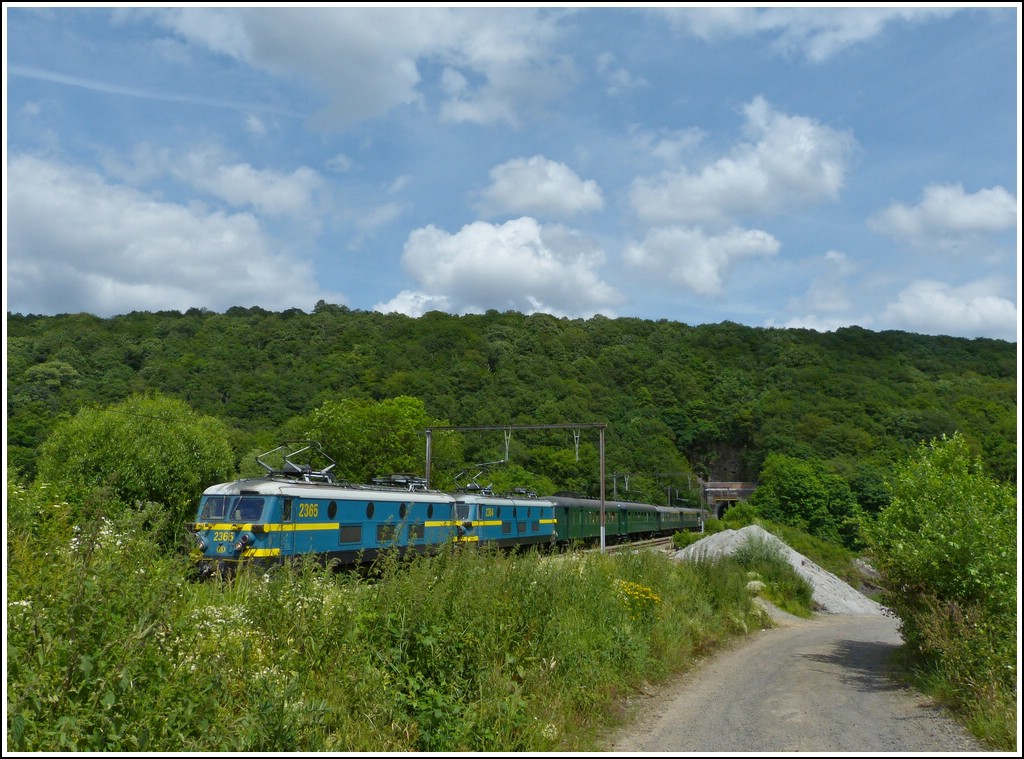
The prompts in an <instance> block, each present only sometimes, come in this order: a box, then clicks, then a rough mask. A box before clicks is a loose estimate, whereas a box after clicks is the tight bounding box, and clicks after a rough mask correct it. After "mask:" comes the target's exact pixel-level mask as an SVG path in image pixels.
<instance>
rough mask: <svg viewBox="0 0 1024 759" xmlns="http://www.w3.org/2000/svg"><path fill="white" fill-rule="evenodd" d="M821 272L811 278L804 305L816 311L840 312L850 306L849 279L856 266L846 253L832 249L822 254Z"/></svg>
mask: <svg viewBox="0 0 1024 759" xmlns="http://www.w3.org/2000/svg"><path fill="white" fill-rule="evenodd" d="M819 266H820V268H821V272H820V273H819V274H818V275H817V276H816V277H814V279H812V280H811V283H810V285H809V286H808V288H807V294H806V296H805V297H804V305H805V306H806V307H808V308H811V309H813V310H814V311H818V312H821V311H824V312H826V313H838V312H843V311H846V310H847V309H849V308H850V306H851V302H850V296H849V293H848V292H847V279H848V277H849V276H850V274H852V273H853V271H854V269H855V267H854V265H853V263H851V262H850V260H849V259H848V258H847V256H846V254H845V253H842V252H840V251H838V250H830V251H828V252H827V253H825V255H824V256H822V259H821V263H820V264H819Z"/></svg>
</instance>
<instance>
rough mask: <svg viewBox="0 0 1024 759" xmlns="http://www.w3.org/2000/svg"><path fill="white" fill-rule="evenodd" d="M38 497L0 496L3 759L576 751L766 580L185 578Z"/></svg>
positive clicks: (170, 558) (131, 534)
mask: <svg viewBox="0 0 1024 759" xmlns="http://www.w3.org/2000/svg"><path fill="white" fill-rule="evenodd" d="M51 495H52V489H50V488H46V487H44V486H42V485H36V486H33V487H23V486H19V485H16V484H14V483H10V482H9V483H8V499H9V503H10V511H9V514H8V535H7V549H8V607H7V608H8V640H7V646H8V647H7V656H8V683H7V685H8V688H7V693H8V705H7V706H8V711H7V730H8V748H9V749H11V750H16V751H45V752H53V751H125V752H136V751H160V752H185V751H188V752H191V751H233V752H242V751H268V752H294V751H388V752H390V751H437V752H453V751H578V750H598V749H599V748H600V747H599V746H596V745H590V744H589V742H593V741H594V740H596V737H597V736H599V735H600V734H601V733H602V731H603V730H605V729H606V728H608V727H610V726H612V725H614V724H616V721H617V720H621V719H622V711H621V703H622V701H623V699H625V698H626V697H628V696H629V695H631V694H633V693H635V692H637V691H638V689H639V688H640V687H641V686H642V685H643V684H650V683H658V682H660V681H663V680H664V679H665V678H666V677H668V676H669V675H670V674H672V673H676V672H680V671H684V670H686V669H688V668H690V667H691V666H693V665H694V663H695V662H696V661H697V660H699V659H700V658H701V657H702V656H704V655H706V654H708V653H709V652H711V651H713V650H715V649H716V648H717V647H719V646H721V645H722V644H724V643H725V642H726V641H728V640H730V639H734V638H736V637H738V636H742V635H744V634H745V633H747V632H749V631H751V630H754V629H760V628H761V627H763V626H766V625H769V624H770V621H769V620H768V619H767V617H766V616H764V615H763V613H762V612H761V611H760V609H759V608H758V607H757V606H756V605H755V604H753V603H752V602H751V594H750V592H749V591H748V590H747V583H748V581H749V580H750V572H752V571H757V572H759V573H760V574H761V575H762V577H764V578H766V579H767V581H768V582H769V584H774V583H775V582H776V581H775V580H773V579H770V577H769V574H770V573H772V572H778V571H779V570H780V568H779V567H778V566H777V564H778V563H777V562H776V563H775V565H774V568H773V562H772V557H771V556H770V555H764V552H760V553H759V552H757V551H756V550H754V551H752V552H751V553H750V555H747V556H740V557H738V558H736V559H723V560H720V561H716V562H705V563H696V564H690V563H677V562H673V561H671V560H670V559H669V558H667V557H666V556H664V555H663V554H660V553H656V552H639V553H631V552H623V553H621V554H610V553H606V554H601V553H599V552H582V551H579V552H569V553H563V554H556V555H549V556H543V555H539V554H535V553H525V554H517V555H513V554H505V553H499V552H495V551H491V550H487V549H476V548H472V549H466V548H465V547H463V548H459V549H455V548H453V549H451V550H446V551H444V552H442V553H441V554H439V555H436V556H433V557H420V558H416V559H409V560H398V559H397V558H395V557H390V558H388V559H386V560H384V561H382V562H381V563H380V566H379V567H378V569H379V573H377V575H376V576H375V578H374V579H373V580H370V579H367V577H366V576H364V575H362V574H355V573H348V572H342V573H335V572H332V571H330V570H325V569H323V568H321V567H319V566H316V565H314V564H311V563H310V564H304V565H297V566H294V567H291V568H281V569H279V570H277V571H272V572H270V573H262V572H251V573H250V572H242V573H240V574H239V575H237V576H236V577H234V578H233V579H232V580H231V581H208V582H194V581H192V580H191V579H190V578H191V576H192V575H191V572H192V567H191V566H190V564H189V561H188V559H187V557H186V556H185V553H184V551H180V552H173V551H172V552H166V551H160V550H155V545H156V540H157V538H158V536H159V535H160V534H162V532H163V531H164V529H165V525H164V524H163V523H162V519H163V517H162V515H161V510H160V509H159V508H158V507H156V506H151V507H148V508H144V509H142V510H140V511H135V510H128V509H122V508H110V503H109V502H106V501H104V500H103V498H102V497H101V496H100V497H97V498H94V499H92V500H89V501H86V502H81V503H74V502H61V503H55V502H54V501H53V499H52V498H51ZM782 563H783V564H785V562H782ZM786 568H787V569H788V565H786ZM771 576H772V577H774V576H775V575H771ZM790 579H791V578H790ZM792 587H793V588H795V591H794V592H795V595H794V598H793V599H791V601H792V604H796V605H799V604H800V603H802V602H804V601H805V600H806V598H809V589H807V588H804V589H800V588H799V583H796V584H794V585H793V586H792ZM792 604H791V606H790V608H794V607H793V605H792ZM804 611H805V613H806V605H805V607H804Z"/></svg>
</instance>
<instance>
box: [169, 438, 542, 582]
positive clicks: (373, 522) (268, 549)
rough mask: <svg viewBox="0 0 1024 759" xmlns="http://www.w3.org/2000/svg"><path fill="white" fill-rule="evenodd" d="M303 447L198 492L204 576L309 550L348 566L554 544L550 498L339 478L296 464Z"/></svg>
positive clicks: (409, 480) (197, 531)
mask: <svg viewBox="0 0 1024 759" xmlns="http://www.w3.org/2000/svg"><path fill="white" fill-rule="evenodd" d="M283 447H284V446H282V448H283ZM309 450H310V446H305V447H303V448H300V449H298V450H296V451H293V452H290V453H285V454H283V460H284V465H283V466H282V467H280V468H274V467H273V466H271V465H270V464H268V463H267V461H266V460H265V457H268V456H269V455H270V454H273V453H277V452H279V451H280V449H275V450H274V451H270V452H268V453H267V454H262V455H261V456H258V457H257V461H258V462H259V463H260V464H261V465H262V466H263V467H264V468H265V469H266V470H267V474H266V475H265V476H263V477H256V478H250V479H244V480H237V481H235V482H227V483H222V484H219V485H213V486H211V487H209V488H207V489H206V490H205V491H204V492H203V495H202V498H201V499H200V502H199V509H198V512H197V515H196V521H195V522H194V523H192V524H190V525H189V528H190V530H191V531H192V532H193V534H194V536H195V544H196V554H197V560H198V561H199V562H200V564H201V566H202V568H203V571H204V573H207V574H209V573H212V572H214V571H216V570H220V571H222V572H230V571H231V570H233V569H234V568H235V567H237V565H238V564H239V563H243V562H251V563H254V564H257V565H270V564H275V563H280V562H283V561H285V560H287V559H289V558H294V557H297V556H302V555H307V554H313V555H316V556H317V557H318V558H320V559H323V560H325V561H327V562H333V563H335V564H338V565H350V564H363V563H369V562H372V561H374V560H375V559H376V558H378V557H379V556H380V555H381V553H382V552H384V551H386V550H389V549H397V550H398V551H399V552H406V551H415V552H420V553H422V552H426V551H429V550H432V549H435V548H437V547H438V546H440V545H442V544H444V543H449V542H474V543H475V542H489V543H493V544H494V545H496V546H498V547H502V548H510V547H515V546H524V545H534V544H551V543H553V542H554V541H555V538H556V532H555V516H554V507H553V506H552V504H551V503H550V502H547V501H543V500H541V499H531V498H518V497H499V496H493V495H487V494H481V493H459V494H455V495H452V494H448V493H442V492H437V491H428V490H427V489H426V488H425V486H424V484H423V481H422V480H420V479H418V478H415V477H412V476H411V475H407V476H400V477H394V476H393V477H391V478H387V479H379V480H376V481H375V483H374V484H372V485H351V484H349V483H345V482H337V481H335V480H334V478H333V477H332V476H331V474H330V470H331V469H332V468H333V467H334V462H333V461H332V462H331V463H330V465H329V466H326V467H322V468H319V469H314V468H312V466H311V465H309V464H298V463H295V461H296V459H297V456H298V454H301V453H308V452H309ZM317 453H318V454H319V455H320V456H323V457H324V458H326V456H325V455H324V454H323V453H322V452H320V451H319V450H317ZM328 460H329V459H328Z"/></svg>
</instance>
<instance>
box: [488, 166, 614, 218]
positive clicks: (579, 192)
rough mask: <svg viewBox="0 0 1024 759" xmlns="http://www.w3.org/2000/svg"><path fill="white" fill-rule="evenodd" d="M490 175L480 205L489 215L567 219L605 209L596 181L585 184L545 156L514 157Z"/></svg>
mask: <svg viewBox="0 0 1024 759" xmlns="http://www.w3.org/2000/svg"><path fill="white" fill-rule="evenodd" d="M490 176H491V184H490V186H489V187H487V188H486V189H485V190H484V191H483V192H482V193H481V202H480V203H479V208H480V210H481V211H482V212H483V213H484V214H486V215H503V214H529V215H533V216H541V217H554V218H564V217H569V216H573V215H576V214H580V213H589V212H591V211H600V210H601V208H603V207H604V198H603V197H602V194H601V188H600V187H599V186H598V184H597V182H595V181H593V180H586V181H584V180H582V179H580V177H579V176H578V175H577V174H576V173H575V172H574V171H573V170H572V169H570V168H569V167H568V166H566V165H565V164H564V163H558V162H556V161H551V160H548V159H547V158H545V157H544V156H540V155H535V156H533V157H532V158H515V159H513V160H511V161H507V162H505V163H503V164H501V165H500V166H496V167H494V168H493V169H491V172H490Z"/></svg>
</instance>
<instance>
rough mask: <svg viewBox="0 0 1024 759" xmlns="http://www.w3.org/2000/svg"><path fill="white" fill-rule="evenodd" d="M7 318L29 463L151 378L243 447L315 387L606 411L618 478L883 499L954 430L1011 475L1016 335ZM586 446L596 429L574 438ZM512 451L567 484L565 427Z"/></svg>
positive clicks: (283, 424) (344, 314)
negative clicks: (774, 474) (786, 484)
mask: <svg viewBox="0 0 1024 759" xmlns="http://www.w3.org/2000/svg"><path fill="white" fill-rule="evenodd" d="M7 332H8V340H7V362H8V363H7V383H8V385H7V407H8V433H7V444H8V463H9V466H10V467H11V468H12V469H14V470H16V471H17V472H19V473H20V474H21V475H22V476H24V477H26V478H31V477H33V476H34V474H35V471H36V464H37V453H38V447H39V445H40V444H41V443H42V442H43V441H44V440H45V439H46V438H47V436H48V434H49V432H50V431H51V429H52V428H53V425H54V424H55V422H57V421H58V420H60V419H62V418H67V417H68V416H70V415H72V414H74V413H75V412H77V411H78V410H79V409H81V408H83V407H87V406H100V407H102V406H106V405H109V404H113V403H116V402H119V401H122V400H124V399H126V398H128V397H130V396H132V395H135V394H147V393H154V392H155V393H158V394H161V395H166V396H170V397H174V398H177V399H181V400H184V401H185V402H187V403H188V404H189V405H190V406H191V407H192V408H193V409H195V410H196V411H197V412H199V413H202V414H206V415H210V416H214V417H217V418H218V419H220V420H222V421H223V422H224V423H225V424H226V425H227V426H228V427H229V429H231V430H233V438H232V444H233V446H234V449H235V454H236V456H237V460H239V461H241V459H242V458H243V457H244V456H247V455H248V453H249V452H250V451H252V450H253V449H255V448H259V447H260V446H261V445H266V446H267V447H273V446H275V445H277V443H278V438H279V437H280V435H281V434H282V433H283V432H284V431H285V430H286V429H287V425H288V422H289V420H292V419H294V418H295V417H297V416H301V415H308V414H310V413H312V412H313V411H314V410H316V409H318V408H320V407H321V406H322V405H323V404H324V403H325V402H328V401H338V400H341V399H370V400H383V399H388V398H397V397H399V396H410V397H413V398H418V399H420V400H421V401H422V402H423V404H424V407H425V409H426V412H427V413H428V414H429V415H430V417H432V418H435V419H438V420H443V421H444V423H446V424H451V425H506V424H510V425H511V424H558V423H566V422H580V423H591V422H606V423H607V425H608V427H607V461H608V469H607V473H608V476H609V478H611V477H612V476H613V474H616V475H617V474H619V473H621V474H626V473H628V474H630V475H631V476H632V478H633V480H632V483H631V487H632V488H633V491H635V492H639V493H644V492H645V490H646V494H647V495H648V496H649V497H653V496H651V494H652V493H656V492H657V491H658V490H659V489H661V491H662V492H663V488H664V487H665V486H666V483H668V484H669V485H670V486H673V487H679V483H680V482H681V483H682V486H683V487H684V488H685V487H686V486H687V483H691V484H692V483H693V482H694V481H695V477H694V475H696V476H700V477H704V478H706V479H724V480H753V479H757V478H758V476H759V474H760V472H761V468H762V465H763V464H764V462H765V460H766V459H767V458H768V456H769V455H771V454H778V455H781V456H784V457H790V458H792V459H800V460H805V461H811V462H814V463H815V465H816V466H818V467H820V469H821V471H825V472H828V473H830V474H834V475H839V476H841V477H842V478H844V479H845V480H846V481H847V482H848V484H849V486H850V489H851V490H852V492H853V494H854V495H855V496H856V499H857V501H858V502H859V503H860V505H861V506H862V507H863V508H865V509H866V510H868V511H876V510H877V509H878V508H879V506H880V505H882V503H884V501H885V499H886V496H885V494H884V492H883V488H882V487H881V483H882V479H883V477H884V476H885V474H886V472H887V471H888V469H889V467H890V465H891V464H892V462H894V461H896V460H899V459H902V458H903V457H905V456H906V455H907V454H908V452H910V451H911V450H912V449H913V448H914V447H915V446H916V444H917V443H919V442H920V441H923V440H928V439H933V438H936V437H939V436H942V435H943V434H946V435H951V434H952V433H954V432H956V431H959V432H960V433H961V434H962V435H963V437H964V438H965V440H966V441H967V443H968V445H969V446H970V447H971V449H972V450H973V451H975V453H976V455H978V456H979V457H980V458H981V460H982V461H983V463H984V465H985V466H986V468H987V470H988V472H989V473H990V474H991V475H992V476H994V477H996V478H999V479H1002V480H1007V481H1014V480H1015V479H1016V460H1017V429H1016V427H1017V411H1016V403H1017V390H1018V386H1017V346H1016V345H1015V344H1013V343H1007V342H1003V341H999V340H989V339H975V340H968V339H961V338H952V337H931V336H924V335H917V334H910V333H904V332H881V333H878V332H871V331H868V330H865V329H861V328H858V327H851V328H845V329H839V330H837V331H835V332H831V333H818V332H814V331H811V330H798V329H764V328H752V327H745V326H741V325H738V324H734V323H729V322H726V323H722V324H713V325H702V326H687V325H685V324H680V323H676V322H669V321H665V320H661V321H647V320H640V319H631V318H620V319H608V318H604V317H601V316H596V317H593V318H591V319H586V320H583V319H565V318H561V319H560V318H556V317H553V316H549V315H544V314H533V315H530V316H525V315H523V314H521V313H518V312H504V313H500V312H497V311H488V312H487V313H485V314H480V315H466V316H453V315H449V314H446V313H441V312H431V313H428V314H426V315H424V316H422V317H420V318H410V317H407V316H403V315H399V314H387V315H385V314H381V313H377V312H363V311H352V310H349V309H348V308H345V307H343V306H335V305H330V304H326V303H324V302H321V303H319V304H317V307H316V309H315V310H314V312H313V313H310V314H307V313H305V312H303V311H301V310H298V309H292V310H289V311H285V312H281V313H276V312H268V311H265V310H263V309H261V308H241V307H236V308H232V309H229V310H228V311H227V312H226V313H223V314H220V313H213V312H209V311H205V310H201V309H192V310H189V311H188V312H186V313H179V312H174V311H160V312H154V313H140V312H133V313H130V314H127V315H123V316H117V317H113V318H108V319H101V318H97V317H95V316H90V315H87V314H73V315H60V316H32V315H29V316H25V315H17V314H8V316H7ZM504 445H505V441H504V440H503V438H502V436H501V434H500V433H497V434H494V435H467V436H466V437H465V440H464V451H465V458H466V463H467V464H471V463H473V462H483V461H494V460H496V459H501V458H502V457H503V456H504ZM595 448H596V439H593V438H591V439H587V438H586V436H584V439H583V440H582V441H581V456H583V457H584V458H588V457H589V460H591V461H592V460H593V455H594V454H593V451H594V450H595ZM512 454H513V455H512V457H511V458H512V460H513V461H515V463H516V464H518V465H521V466H523V467H525V468H526V469H528V470H530V471H531V472H536V473H537V474H539V475H543V476H546V477H549V478H550V479H551V480H552V481H553V482H556V483H559V480H560V476H559V475H560V469H562V468H564V466H565V462H566V461H567V457H572V456H573V441H572V437H571V433H570V432H568V431H565V432H559V433H553V432H543V433H540V432H538V433H524V434H516V435H515V436H513V440H512ZM591 471H593V475H594V478H595V479H596V474H597V472H596V469H593V470H591ZM687 475H690V476H689V477H687ZM673 478H675V479H673ZM623 482H624V480H623ZM559 484H561V483H559ZM618 487H619V488H620V489H621V488H622V485H619V486H618Z"/></svg>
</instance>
